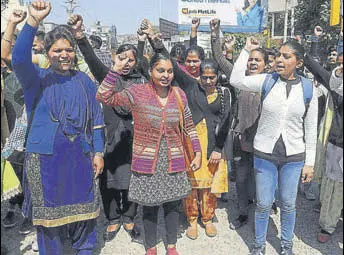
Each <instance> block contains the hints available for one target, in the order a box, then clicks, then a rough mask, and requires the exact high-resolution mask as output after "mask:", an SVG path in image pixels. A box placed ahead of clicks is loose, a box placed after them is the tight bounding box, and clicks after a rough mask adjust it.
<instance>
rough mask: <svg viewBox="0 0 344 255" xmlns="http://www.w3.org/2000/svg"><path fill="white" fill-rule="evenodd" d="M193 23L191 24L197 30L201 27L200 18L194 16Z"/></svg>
mask: <svg viewBox="0 0 344 255" xmlns="http://www.w3.org/2000/svg"><path fill="white" fill-rule="evenodd" d="M191 24H192V25H191V29H194V30H197V29H198V27H199V25H200V24H201V20H200V18H196V17H194V18H193V19H192V22H191Z"/></svg>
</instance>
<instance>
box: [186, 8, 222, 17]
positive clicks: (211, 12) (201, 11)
mask: <svg viewBox="0 0 344 255" xmlns="http://www.w3.org/2000/svg"><path fill="white" fill-rule="evenodd" d="M182 14H184V15H190V14H198V15H216V11H215V10H212V9H207V10H205V9H198V10H197V9H189V8H182Z"/></svg>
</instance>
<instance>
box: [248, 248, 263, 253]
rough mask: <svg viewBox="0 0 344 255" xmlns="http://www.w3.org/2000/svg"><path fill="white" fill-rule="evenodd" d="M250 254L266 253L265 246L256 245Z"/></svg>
mask: <svg viewBox="0 0 344 255" xmlns="http://www.w3.org/2000/svg"><path fill="white" fill-rule="evenodd" d="M250 255H265V247H254V248H253V249H252V251H251V252H250Z"/></svg>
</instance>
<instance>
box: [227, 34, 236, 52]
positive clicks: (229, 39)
mask: <svg viewBox="0 0 344 255" xmlns="http://www.w3.org/2000/svg"><path fill="white" fill-rule="evenodd" d="M235 41H236V40H235V37H234V36H233V35H229V36H227V37H226V38H225V46H226V48H227V49H231V48H233V46H234V44H235Z"/></svg>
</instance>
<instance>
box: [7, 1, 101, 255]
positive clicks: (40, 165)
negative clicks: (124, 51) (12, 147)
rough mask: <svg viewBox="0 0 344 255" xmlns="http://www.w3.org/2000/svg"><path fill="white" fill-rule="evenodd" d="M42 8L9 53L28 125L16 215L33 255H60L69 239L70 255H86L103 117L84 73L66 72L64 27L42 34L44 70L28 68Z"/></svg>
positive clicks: (95, 205)
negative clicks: (34, 246)
mask: <svg viewBox="0 0 344 255" xmlns="http://www.w3.org/2000/svg"><path fill="white" fill-rule="evenodd" d="M50 10H51V6H50V3H48V2H44V1H36V2H34V3H32V4H31V5H30V6H29V17H28V20H27V22H26V24H25V25H24V27H23V29H22V31H21V33H20V35H19V37H18V40H17V43H16V45H15V47H14V49H13V54H12V64H13V68H14V71H15V73H16V75H17V77H18V79H19V81H20V82H21V84H22V87H23V91H24V98H25V104H26V110H27V115H28V122H29V123H30V118H32V121H31V127H30V129H29V135H28V139H27V143H26V158H25V165H24V184H25V185H24V189H25V191H26V192H25V201H24V205H23V213H24V214H25V215H27V216H30V217H31V218H32V221H33V225H35V226H36V227H37V240H38V247H39V252H40V254H48V255H54V254H56V255H59V254H63V239H64V238H65V237H66V236H69V237H70V238H71V239H72V243H73V248H75V249H76V250H77V251H78V253H77V254H79V255H84V254H85V255H86V254H92V251H93V250H94V248H95V246H96V230H95V225H96V218H97V217H98V215H99V212H100V204H99V192H98V187H97V179H96V177H97V176H98V175H99V174H100V173H101V171H102V168H103V164H104V163H103V158H102V155H103V154H102V153H103V134H102V132H103V127H104V121H103V114H102V111H101V107H100V105H99V103H98V102H97V101H96V98H95V95H96V86H95V84H94V83H93V82H92V81H91V80H90V79H89V78H88V76H87V75H86V74H84V73H82V72H78V71H74V70H72V65H73V63H74V57H75V49H76V45H75V42H74V40H73V36H72V35H71V34H70V32H69V30H68V29H67V28H66V27H65V26H58V27H56V28H55V29H54V30H52V31H51V32H49V33H48V34H47V36H46V54H47V56H48V58H49V61H50V63H51V67H50V68H48V69H41V68H39V67H37V66H35V65H34V64H32V61H31V47H32V43H33V39H34V36H35V34H36V32H37V29H38V25H39V23H40V22H41V21H42V20H43V19H44V18H45V17H46V16H47V15H48V14H49V12H50ZM32 113H33V114H32ZM29 116H30V117H29Z"/></svg>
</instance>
